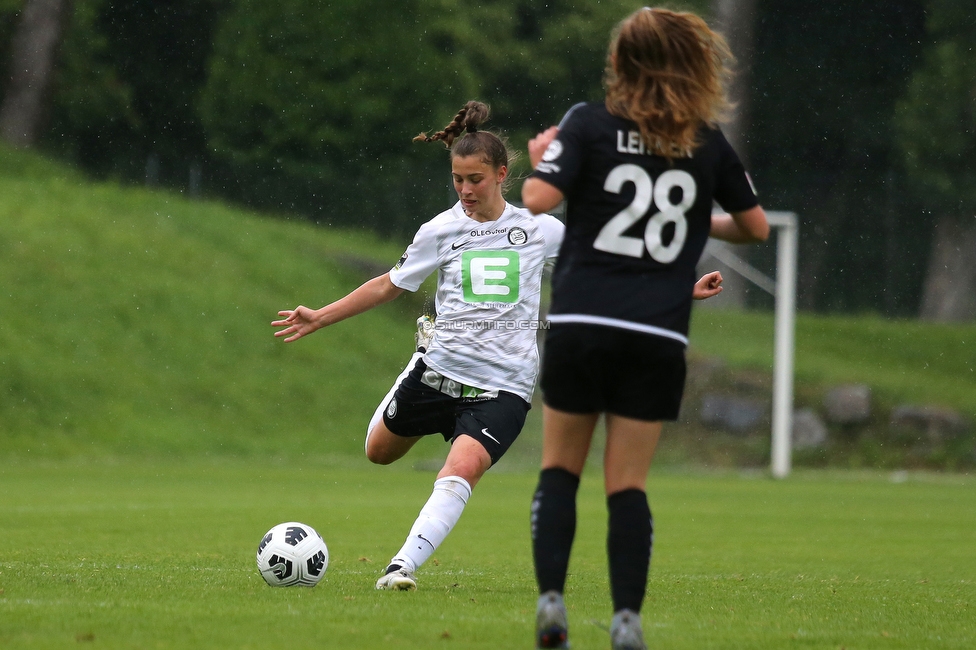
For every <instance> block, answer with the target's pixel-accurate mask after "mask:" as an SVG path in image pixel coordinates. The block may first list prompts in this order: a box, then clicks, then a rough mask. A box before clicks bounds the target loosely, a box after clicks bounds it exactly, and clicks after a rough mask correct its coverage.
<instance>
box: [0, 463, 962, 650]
mask: <svg viewBox="0 0 976 650" xmlns="http://www.w3.org/2000/svg"><path fill="white" fill-rule="evenodd" d="M405 468H406V469H405ZM652 475H653V476H652V480H651V483H650V489H649V494H650V498H651V503H652V508H653V511H654V513H655V526H656V533H655V550H654V558H653V561H652V572H651V573H652V576H651V580H650V584H649V587H648V597H647V600H646V603H645V608H644V619H645V631H646V636H647V640H648V643H649V647H652V648H655V647H661V648H689V649H691V648H694V649H700V648H770V649H780V648H831V649H837V648H847V649H855V648H885V649H889V648H905V649H916V648H959V649H963V648H967V649H968V648H972V647H976V612H974V604H976V554H974V553H973V549H974V548H976V525H974V524H976V520H974V515H973V513H974V512H976V483H974V480H973V479H972V478H971V477H961V476H951V475H950V476H940V475H933V474H909V475H903V474H893V475H892V474H879V473H861V474H854V473H835V472H816V473H814V472H809V473H806V472H801V473H799V474H796V475H794V476H793V477H792V478H791V479H790V480H787V481H772V480H769V479H767V478H765V477H763V476H761V475H758V474H703V473H702V474H693V473H674V472H669V471H662V472H652ZM432 480H433V474H431V473H430V472H426V471H414V470H410V469H409V468H408V467H407V466H404V467H397V466H394V467H389V468H379V467H371V466H368V464H367V463H366V461H365V460H362V461H361V462H359V463H351V464H349V465H341V466H337V465H334V464H329V463H325V464H321V463H320V464H316V463H308V464H298V465H296V466H286V465H282V464H275V463H273V462H256V461H217V462H213V461H210V462H206V461H190V462H183V463H178V462H172V461H164V462H145V461H129V462H104V463H78V462H67V461H57V462H40V463H10V462H6V463H3V464H2V465H0V494H2V495H3V498H2V500H0V527H2V533H0V534H2V538H3V542H4V544H3V549H4V550H3V551H2V554H0V647H3V648H5V649H8V648H9V649H14V648H32V649H33V648H66V647H92V648H268V647H272V648H349V649H354V648H355V649H368V648H387V647H397V648H506V647H511V648H529V647H532V631H533V621H534V600H535V598H534V580H533V577H532V564H531V558H530V547H529V535H528V502H529V499H530V495H531V492H532V488H533V483H534V476H533V474H532V473H530V472H505V471H501V472H498V473H497V474H494V473H493V474H489V475H488V477H487V479H486V480H485V481H483V482H482V483H481V485H480V486H479V487H478V489H477V490H476V492H475V495H474V498H473V499H472V501H471V503H470V505H469V507H468V509H467V510H466V512H465V515H464V517H463V518H462V520H461V522H460V524H459V525H458V527H457V528H456V529H455V531H454V533H453V534H452V535H451V536H450V537H449V538H448V540H447V541H446V542H445V544H444V545H443V546H442V547H441V549H440V550H439V551H438V553H437V554H436V555H435V556H434V558H433V559H432V560H431V561H430V562H428V564H427V565H425V566H424V567H423V568H422V570H421V573H420V589H419V590H418V591H417V592H415V593H388V592H376V591H374V590H373V582H374V580H375V578H376V576H377V574H378V572H379V571H380V570H381V569H382V568H383V566H384V565H385V562H386V561H387V559H388V558H389V556H390V555H391V554H392V553H393V552H394V551H395V550H396V549H397V548H399V546H400V544H401V542H402V539H403V537H404V536H405V535H406V531H407V530H408V528H409V525H410V523H412V521H413V518H414V516H415V513H416V511H417V510H418V509H419V506H420V505H421V504H422V502H423V501H424V500H425V499H426V497H427V495H428V493H429V488H430V484H431V482H432ZM288 520H299V521H304V522H306V523H309V524H311V525H313V526H315V527H316V528H317V529H318V530H319V532H321V533H322V534H323V536H324V537H325V538H326V541H327V542H328V544H329V549H330V554H331V562H330V565H329V569H328V571H327V573H326V577H325V578H324V580H323V582H322V583H320V584H319V586H317V587H315V588H314V589H303V588H287V589H274V588H271V587H268V586H266V585H265V584H264V582H263V581H262V579H261V577H260V576H259V574H258V572H257V569H256V567H255V564H254V552H255V549H256V546H257V543H258V541H259V540H260V537H261V536H262V535H263V533H264V532H265V531H266V530H267V529H268V528H270V527H271V526H272V525H273V524H276V523H279V522H281V521H288ZM580 522H581V523H580V526H579V529H578V534H577V543H576V547H575V549H574V556H573V559H572V563H571V567H570V571H571V575H570V579H569V585H568V589H567V601H568V605H569V610H570V616H571V623H570V625H571V634H572V641H573V647H574V648H576V649H578V650H585V649H587V648H607V647H609V640H608V638H609V637H608V635H607V633H606V632H605V631H604V629H603V628H604V627H605V626H606V625H607V624H608V621H609V618H610V614H611V612H610V611H609V597H608V587H607V579H606V567H605V559H604V536H605V511H604V501H603V496H602V493H601V490H600V480H599V476H598V475H597V474H596V473H591V474H589V475H586V476H584V481H583V485H582V488H581V492H580Z"/></svg>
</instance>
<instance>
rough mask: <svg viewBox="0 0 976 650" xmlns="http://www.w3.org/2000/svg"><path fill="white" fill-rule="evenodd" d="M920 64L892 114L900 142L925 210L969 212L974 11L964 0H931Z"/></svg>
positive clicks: (973, 155)
mask: <svg viewBox="0 0 976 650" xmlns="http://www.w3.org/2000/svg"><path fill="white" fill-rule="evenodd" d="M928 6H929V11H930V13H929V19H928V22H927V29H926V32H927V39H926V45H925V53H924V55H923V60H922V65H921V66H920V67H919V68H918V69H917V70H916V71H915V73H914V74H913V75H912V78H911V83H910V84H909V86H908V91H907V93H906V95H905V97H904V99H903V100H902V101H901V102H899V104H898V114H897V119H896V126H897V135H898V144H899V147H900V150H901V153H902V154H903V155H904V158H905V167H906V168H907V170H908V171H909V173H910V174H911V177H912V179H913V180H914V188H913V189H914V193H915V194H916V196H918V197H919V199H920V201H922V202H923V204H924V205H925V206H926V208H928V209H929V210H933V209H934V210H940V209H941V210H945V211H947V212H948V213H950V214H952V215H953V216H959V217H966V218H969V219H971V218H972V216H973V206H974V205H976V165H974V164H973V161H974V160H976V12H974V11H973V5H972V3H971V2H969V1H968V0H931V1H930V2H929V5H928Z"/></svg>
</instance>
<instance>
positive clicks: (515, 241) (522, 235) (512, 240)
mask: <svg viewBox="0 0 976 650" xmlns="http://www.w3.org/2000/svg"><path fill="white" fill-rule="evenodd" d="M527 241H529V236H528V235H527V234H526V232H525V231H524V230H522V229H521V228H519V227H518V226H516V227H514V228H512V229H511V230H509V231H508V243H509V244H511V245H512V246H521V245H522V244H524V243H525V242H527Z"/></svg>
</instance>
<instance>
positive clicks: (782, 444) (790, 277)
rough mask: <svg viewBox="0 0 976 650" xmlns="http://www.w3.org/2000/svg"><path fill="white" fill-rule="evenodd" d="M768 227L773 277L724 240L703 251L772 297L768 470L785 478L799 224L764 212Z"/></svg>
mask: <svg viewBox="0 0 976 650" xmlns="http://www.w3.org/2000/svg"><path fill="white" fill-rule="evenodd" d="M766 219H767V221H768V222H769V225H770V227H772V228H775V229H776V279H775V280H771V279H770V278H768V277H767V276H766V275H765V274H764V273H762V271H759V270H758V269H756V268H754V267H753V266H751V265H750V264H749V263H748V262H746V261H745V260H743V259H742V258H740V257H739V256H737V255H736V254H735V253H733V252H732V249H731V248H730V247H729V246H728V245H727V244H725V243H724V242H721V241H718V240H715V239H709V240H708V245H707V246H706V248H705V254H706V255H711V256H712V257H714V258H715V259H717V260H718V261H719V262H722V263H723V264H725V265H726V266H727V267H729V268H730V269H732V270H733V271H735V272H736V273H738V274H739V275H741V276H742V277H743V278H745V279H746V280H748V281H750V282H752V283H753V284H754V285H756V286H757V287H759V288H760V289H762V290H763V291H766V292H767V293H769V294H771V295H772V296H773V297H774V298H775V300H776V307H775V310H776V311H775V335H774V343H773V431H772V452H771V459H770V470H771V471H772V474H773V476H774V477H776V478H785V477H786V476H788V475H789V473H790V468H791V464H792V431H793V359H794V356H795V340H794V337H795V332H796V256H797V245H798V241H799V226H798V223H797V217H796V214H795V213H793V212H767V213H766Z"/></svg>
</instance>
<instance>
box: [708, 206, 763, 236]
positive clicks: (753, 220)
mask: <svg viewBox="0 0 976 650" xmlns="http://www.w3.org/2000/svg"><path fill="white" fill-rule="evenodd" d="M709 237H714V238H715V239H721V240H722V241H727V242H730V243H732V244H754V243H757V242H763V241H766V240H767V239H768V238H769V223H768V222H767V221H766V212H765V210H763V209H762V206H758V205H757V206H755V207H753V208H749V209H748V210H744V211H742V212H733V213H732V214H713V215H712V230H711V232H710V233H709Z"/></svg>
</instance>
